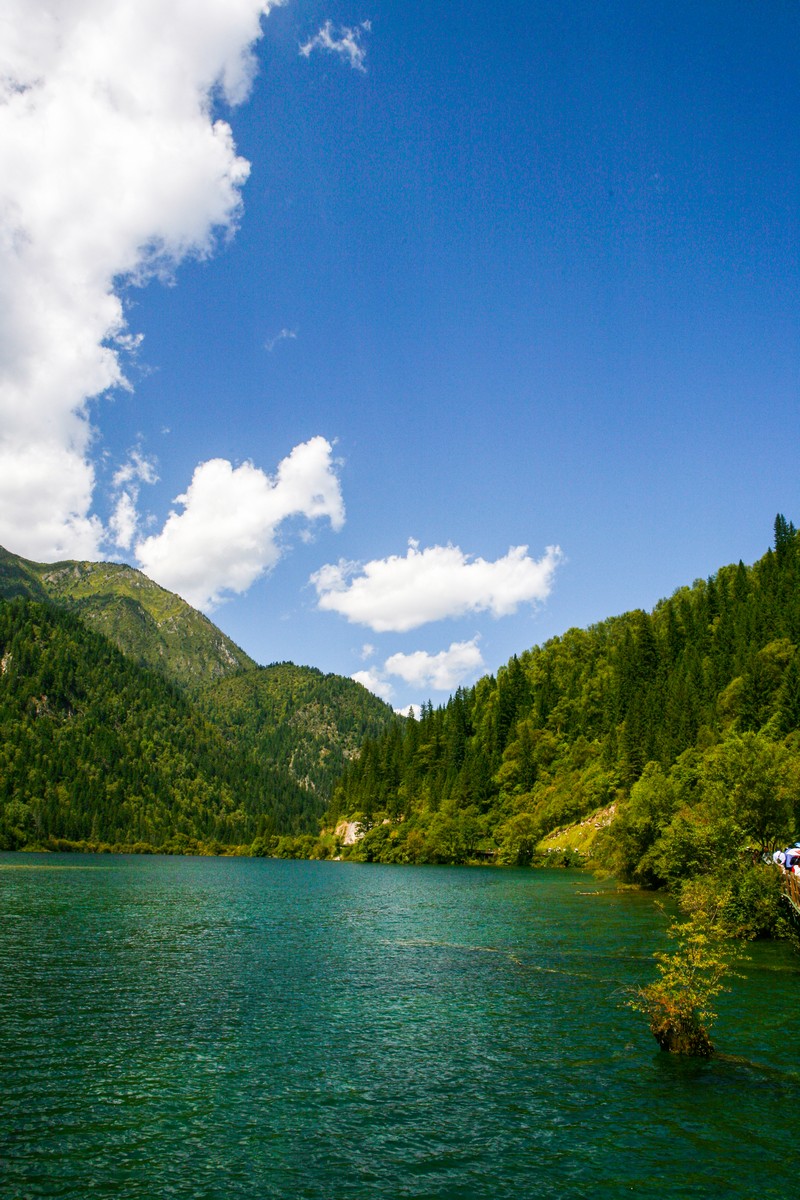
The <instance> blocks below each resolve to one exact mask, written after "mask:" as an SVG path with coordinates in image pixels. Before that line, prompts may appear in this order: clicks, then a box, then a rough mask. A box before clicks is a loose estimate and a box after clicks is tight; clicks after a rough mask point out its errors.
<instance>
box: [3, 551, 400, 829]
mask: <svg viewBox="0 0 800 1200" xmlns="http://www.w3.org/2000/svg"><path fill="white" fill-rule="evenodd" d="M112 643H113V644H112ZM0 664H2V665H1V667H0V738H1V739H2V744H1V745H0V848H2V847H5V848H12V849H13V848H17V847H20V846H24V845H30V844H43V843H46V844H50V843H52V842H53V840H54V839H55V840H58V839H66V840H69V841H74V842H81V841H88V842H91V843H92V844H94V845H97V844H100V843H108V844H114V845H119V844H124V845H126V846H130V845H132V844H134V843H147V844H148V845H150V846H151V847H156V848H163V847H165V846H167V847H171V848H180V847H181V846H184V845H185V844H186V839H193V840H194V841H195V842H198V843H203V844H204V845H206V847H208V846H212V847H213V846H215V845H222V846H231V845H236V846H242V845H249V844H251V843H252V842H253V841H254V840H257V841H258V844H259V846H260V847H262V848H263V847H267V848H268V847H269V844H270V843H269V839H270V838H271V837H274V836H279V835H292V834H293V835H297V834H302V833H313V832H316V830H317V829H318V825H319V817H320V815H321V814H322V812H323V811H324V809H325V808H326V807H327V805H328V804H329V802H330V798H331V790H332V784H333V781H334V779H335V778H336V777H337V776H338V775H339V774H340V773H341V770H342V768H343V766H344V764H345V763H346V762H347V761H349V760H350V759H351V758H353V757H354V756H355V755H356V754H357V753H358V748H359V746H360V743H361V741H362V740H363V738H364V736H365V735H368V734H369V735H372V736H377V735H378V734H379V733H380V732H381V731H382V730H383V729H384V728H385V727H386V726H387V725H388V724H394V723H396V722H397V721H398V718H397V717H396V716H395V714H394V712H393V711H392V709H391V708H390V707H389V706H388V705H386V704H384V703H383V701H381V700H378V699H377V697H375V696H373V695H372V694H371V693H370V692H368V691H367V690H366V689H365V688H364V687H362V686H361V685H360V684H358V683H355V682H354V681H353V680H351V679H343V678H341V677H340V676H335V675H323V674H322V673H321V672H320V671H317V670H316V669H314V668H311V667H298V666H294V665H293V664H291V663H281V664H276V665H273V666H271V667H257V666H255V664H254V663H253V661H252V659H250V658H249V657H248V656H247V655H246V654H244V652H243V651H241V650H240V649H239V648H238V647H237V646H235V645H234V643H233V642H231V641H230V639H229V638H226V637H225V635H224V634H223V633H222V632H221V631H220V630H219V629H217V628H216V626H215V625H213V624H212V623H211V622H210V621H209V620H208V619H207V618H206V617H204V616H202V615H201V614H200V613H198V612H196V611H195V610H194V609H192V608H191V607H190V606H189V605H188V604H186V603H185V602H184V601H183V600H181V599H180V597H178V596H174V595H172V594H171V593H170V592H166V591H165V590H164V589H163V588H160V587H158V586H157V585H156V584H153V583H152V582H151V581H150V580H149V579H147V578H146V577H145V576H144V575H142V574H141V573H140V572H138V571H134V570H133V569H132V568H130V567H123V566H118V565H115V564H108V563H75V562H66V563H56V564H53V565H52V566H47V565H44V564H38V563H31V562H27V561H26V560H25V559H20V558H18V557H17V556H15V555H12V554H9V553H8V552H7V551H3V550H0ZM176 839H177V840H176Z"/></svg>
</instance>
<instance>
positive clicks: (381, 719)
mask: <svg viewBox="0 0 800 1200" xmlns="http://www.w3.org/2000/svg"><path fill="white" fill-rule="evenodd" d="M197 702H198V705H199V706H200V707H201V709H202V711H203V712H204V713H205V714H206V715H207V716H208V718H209V719H210V720H212V721H213V722H214V724H215V725H216V726H217V728H219V729H220V730H222V731H223V733H224V734H225V736H226V738H227V739H228V740H229V741H230V742H231V743H232V744H235V745H236V746H238V747H239V749H240V750H241V751H242V752H243V753H247V754H250V755H252V756H253V757H254V758H255V759H257V760H258V761H259V762H261V763H272V764H275V765H280V766H281V768H283V769H285V770H286V772H287V773H288V775H289V776H290V777H291V778H292V779H293V780H294V781H295V783H296V784H298V785H299V786H300V787H302V788H304V789H306V790H310V791H312V792H314V793H315V794H316V795H317V796H318V797H320V798H321V802H320V804H319V807H318V809H317V812H318V814H321V812H322V810H323V809H324V808H325V807H326V806H327V804H328V802H329V800H330V797H331V793H332V790H333V784H334V783H335V782H336V780H337V779H338V778H339V777H340V776H341V774H342V771H343V769H344V767H345V765H346V764H347V763H348V762H350V761H352V760H353V759H355V758H356V757H357V756H358V753H359V750H360V747H361V745H362V743H363V742H364V740H365V739H366V738H368V737H373V738H374V737H377V736H378V735H379V734H380V733H382V732H383V730H384V729H385V728H386V727H387V726H388V725H391V724H398V723H399V718H397V717H396V716H395V714H394V713H393V711H392V709H391V708H390V707H389V705H387V704H385V703H384V701H383V700H379V699H378V697H377V696H373V695H372V693H371V692H368V691H367V690H366V689H365V688H363V687H362V686H361V685H360V684H357V683H355V682H354V681H353V680H352V679H345V678H344V677H343V676H341V675H324V674H323V673H322V671H318V670H316V668H314V667H298V666H295V664H294V663H290V662H284V663H273V664H272V665H271V666H268V667H258V668H256V669H255V670H253V671H246V672H244V673H242V674H240V675H233V676H231V677H229V678H228V679H223V680H220V681H219V682H218V683H214V684H211V685H210V686H208V687H206V688H205V689H204V690H203V691H202V692H201V693H200V694H199V695H198V697H197Z"/></svg>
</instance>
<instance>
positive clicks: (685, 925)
mask: <svg viewBox="0 0 800 1200" xmlns="http://www.w3.org/2000/svg"><path fill="white" fill-rule="evenodd" d="M728 899H729V897H728V895H727V893H725V892H723V893H719V892H717V891H714V890H713V889H694V890H688V889H687V892H686V894H685V896H684V907H685V909H687V910H688V912H689V916H688V918H687V919H685V920H677V921H673V922H672V923H671V925H670V927H669V929H668V931H667V934H668V936H669V937H670V938H671V939H672V940H673V941H674V942H675V946H674V948H673V949H672V950H671V951H666V952H665V951H657V952H656V954H654V956H653V957H654V958H655V961H656V970H657V972H658V978H657V979H656V980H655V982H653V983H650V984H648V985H647V986H645V987H642V988H639V989H637V991H636V993H635V995H634V996H633V998H632V999H631V1000H630V1001H629V1005H630V1007H631V1008H633V1009H635V1010H636V1011H637V1012H641V1013H644V1014H645V1016H646V1017H647V1019H648V1024H649V1026H650V1032H651V1033H652V1034H653V1036H654V1038H655V1039H656V1041H657V1042H658V1044H659V1046H660V1047H661V1049H662V1050H666V1051H669V1052H670V1053H672V1054H684V1055H691V1056H694V1057H700V1058H709V1057H710V1056H711V1055H712V1054H713V1052H714V1045H713V1043H712V1041H711V1038H710V1036H709V1030H710V1028H711V1026H712V1024H713V1023H714V1021H715V1019H716V1016H717V1014H716V1011H715V1009H714V1007H713V1002H714V1000H715V998H716V997H717V996H718V995H719V994H720V992H722V991H724V990H726V984H725V979H726V977H727V976H728V975H729V974H730V973H731V971H732V966H733V964H734V962H736V961H737V960H738V959H740V958H741V957H742V949H741V945H740V944H739V943H736V942H733V941H731V938H730V930H729V927H728V925H727V922H726V920H725V915H724V909H725V905H726V903H727V902H728Z"/></svg>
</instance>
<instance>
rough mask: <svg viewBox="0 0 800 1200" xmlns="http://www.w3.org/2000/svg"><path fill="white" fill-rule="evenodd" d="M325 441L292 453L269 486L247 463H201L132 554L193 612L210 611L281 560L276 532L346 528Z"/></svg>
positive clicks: (315, 440) (312, 442) (218, 460)
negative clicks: (292, 522) (322, 524)
mask: <svg viewBox="0 0 800 1200" xmlns="http://www.w3.org/2000/svg"><path fill="white" fill-rule="evenodd" d="M331 454H332V448H331V445H330V443H329V442H327V441H326V440H325V438H322V437H316V438H312V439H311V440H310V441H308V442H304V443H303V444H302V445H300V446H295V448H294V450H292V452H291V454H290V455H289V456H288V457H287V458H285V459H284V460H283V461H282V462H281V463H280V465H279V467H278V471H277V473H276V475H275V477H274V478H270V476H268V475H266V474H265V473H264V472H263V471H261V470H260V469H259V468H258V467H255V466H253V464H252V463H249V462H246V463H242V465H241V466H239V467H233V466H232V464H231V463H229V462H227V461H226V460H225V459H222V458H214V459H211V460H210V461H209V462H204V463H201V464H200V465H199V466H198V467H197V468H196V470H195V472H194V475H193V476H192V482H191V483H190V484H189V487H188V489H187V491H186V492H185V494H184V495H181V496H178V497H176V500H175V503H176V504H180V505H181V506H182V511H181V512H176V511H173V512H171V513H170V515H169V517H168V518H167V521H166V523H165V525H164V528H163V529H162V530H161V532H160V533H158V534H154V535H153V536H152V537H148V538H145V539H144V540H143V541H140V542H139V543H138V545H137V546H136V556H137V558H138V561H139V564H140V565H141V567H142V568H143V570H144V571H146V572H147V574H148V575H150V576H151V577H152V578H153V579H155V580H157V581H158V582H159V583H160V584H162V585H163V586H164V587H166V588H169V589H170V590H171V591H174V592H178V593H179V594H180V595H181V596H183V597H184V598H185V599H186V600H188V601H189V603H190V604H194V605H196V606H197V607H198V608H204V609H207V610H210V609H212V608H214V606H215V605H217V604H219V603H220V601H221V600H222V599H223V598H224V594H225V593H236V592H244V591H246V590H247V589H248V588H249V587H250V585H251V584H252V583H253V582H254V581H255V580H256V579H257V578H258V577H259V576H260V575H261V574H263V573H264V571H267V570H269V569H270V568H271V567H273V566H274V565H275V563H276V562H277V561H278V559H279V558H280V555H281V552H282V549H281V546H280V544H279V542H278V540H277V539H278V530H279V527H280V525H281V523H282V522H283V521H285V520H286V519H287V518H289V517H297V516H300V517H305V518H307V519H308V520H318V519H320V518H323V517H325V518H327V519H328V520H329V521H330V523H331V525H332V527H333V528H334V529H335V530H338V529H341V527H342V525H343V524H344V504H343V502H342V494H341V490H340V487H339V480H338V477H337V475H336V471H335V466H334V463H333V460H332V458H331Z"/></svg>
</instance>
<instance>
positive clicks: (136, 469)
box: [109, 448, 158, 550]
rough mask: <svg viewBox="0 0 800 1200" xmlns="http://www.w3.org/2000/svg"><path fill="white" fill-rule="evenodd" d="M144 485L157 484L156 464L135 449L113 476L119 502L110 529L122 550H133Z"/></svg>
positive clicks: (117, 501) (115, 507)
mask: <svg viewBox="0 0 800 1200" xmlns="http://www.w3.org/2000/svg"><path fill="white" fill-rule="evenodd" d="M143 483H150V484H152V483H158V475H157V474H156V467H155V463H154V462H153V461H152V460H151V459H149V458H145V456H144V455H143V454H142V452H141V450H140V449H138V448H136V449H134V450H132V451H131V453H130V455H129V457H128V461H127V462H126V463H123V464H122V466H121V467H119V468H118V470H117V471H115V473H114V480H113V487H114V493H115V496H116V502H115V505H114V511H113V513H112V514H111V520H110V521H109V530H110V532H111V536H112V537H113V539H114V542H115V544H116V545H117V546H119V548H120V550H130V548H131V546H132V545H133V542H134V539H135V537H136V534H137V532H138V529H139V514H138V510H137V507H136V506H137V502H138V500H139V488H140V486H141V484H143Z"/></svg>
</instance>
